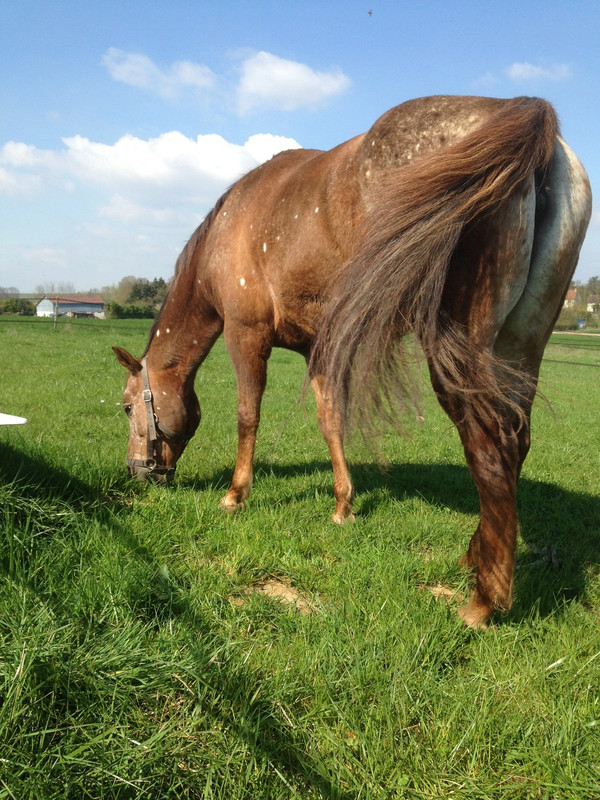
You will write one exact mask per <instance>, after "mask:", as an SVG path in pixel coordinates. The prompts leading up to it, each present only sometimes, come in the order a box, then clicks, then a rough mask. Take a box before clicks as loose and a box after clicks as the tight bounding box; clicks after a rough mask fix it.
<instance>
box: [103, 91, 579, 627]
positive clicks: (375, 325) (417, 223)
mask: <svg viewBox="0 0 600 800" xmlns="http://www.w3.org/2000/svg"><path fill="white" fill-rule="evenodd" d="M590 213H591V193H590V188H589V182H588V179H587V176H586V173H585V171H584V169H583V167H582V165H581V163H580V162H579V160H578V159H577V157H576V156H575V155H574V153H573V152H572V151H571V149H570V148H569V147H568V146H567V145H566V144H565V142H564V141H563V140H562V138H561V137H560V135H559V132H558V124H557V119H556V115H555V112H554V110H553V109H552V107H551V106H550V105H549V104H548V103H547V102H546V101H544V100H540V99H536V98H523V97H521V98H516V99H510V100H499V99H491V98H481V97H428V98H421V99H417V100H412V101H409V102H407V103H403V104H402V105H400V106H397V107H396V108H393V109H391V110H390V111H388V112H387V113H386V114H384V115H383V116H382V117H381V118H380V119H379V120H377V122H376V123H375V124H374V125H373V127H372V128H371V129H370V130H369V131H368V132H367V133H366V134H363V135H360V136H357V137H355V138H354V139H351V140H350V141H348V142H345V143H344V144H341V145H339V146H338V147H335V148H334V149H333V150H330V151H327V152H323V151H319V150H291V151H287V152H285V153H280V154H279V155H277V156H275V157H274V158H272V159H271V160H270V161H268V162H267V163H265V164H263V165H262V166H260V167H258V168H257V169H255V170H253V171H252V172H250V173H249V174H247V175H246V176H245V177H243V178H241V179H240V180H239V181H238V182H237V183H236V184H234V186H233V187H232V188H231V189H230V190H229V191H228V192H227V193H226V194H224V195H223V197H221V198H220V200H219V201H218V202H217V204H216V206H215V207H214V209H213V210H212V211H211V212H210V213H209V214H208V216H207V217H206V219H205V220H204V222H203V223H202V224H201V225H200V227H199V228H198V229H197V230H196V232H195V233H194V234H193V235H192V237H191V239H190V241H189V242H188V243H187V245H186V247H185V248H184V250H183V252H182V253H181V255H180V257H179V259H178V261H177V264H176V268H175V276H174V278H173V281H172V283H171V287H170V290H169V293H168V296H167V298H166V300H165V302H164V305H163V307H162V309H161V311H160V313H159V315H158V317H157V319H156V321H155V322H154V325H153V327H152V330H151V333H150V338H149V341H148V345H147V347H146V351H145V353H144V356H143V357H142V358H141V359H140V360H138V359H136V358H134V357H133V356H131V355H130V354H129V353H127V352H126V351H125V350H123V349H121V348H114V350H115V353H116V355H117V358H118V360H119V361H120V362H121V364H123V365H124V366H125V367H126V368H127V369H128V370H129V373H130V375H129V379H128V381H127V385H126V388H125V394H124V409H125V411H126V413H127V415H128V416H129V451H128V464H129V469H130V472H131V473H132V474H134V475H137V476H139V477H141V478H144V477H145V476H146V475H148V474H150V475H152V476H153V477H155V478H157V479H158V480H159V481H161V482H166V481H167V480H169V479H170V478H171V477H172V476H173V473H174V470H175V465H176V463H177V461H178V459H179V457H180V456H181V454H182V452H183V450H184V448H185V445H186V443H187V441H188V440H189V439H190V437H191V436H193V434H194V432H195V431H196V428H197V426H198V423H199V421H200V407H199V404H198V400H197V398H196V395H195V393H194V378H195V375H196V371H197V370H198V367H199V366H200V364H201V363H202V361H203V360H204V359H205V358H206V356H207V354H208V352H209V351H210V349H211V347H212V345H213V344H214V342H215V340H216V339H217V337H218V336H219V335H220V334H221V333H222V332H223V334H224V337H225V343H226V346H227V349H228V351H229V355H230V357H231V360H232V363H233V366H234V370H235V374H236V379H237V386H238V452H237V460H236V464H235V470H234V474H233V479H232V482H231V486H230V488H229V490H228V491H227V493H226V494H225V496H224V497H223V498H222V500H221V505H222V506H223V507H224V508H225V509H230V510H235V509H239V508H243V506H244V504H245V502H246V500H247V498H248V496H249V494H250V489H251V485H252V462H253V455H254V447H255V440H256V432H257V428H258V424H259V416H260V404H261V398H262V395H263V391H264V388H265V384H266V375H267V361H268V358H269V355H270V353H271V348H273V347H285V348H289V349H291V350H295V351H297V352H299V353H301V354H302V355H303V356H304V357H305V358H306V360H307V363H308V372H309V378H310V380H311V383H312V386H313V388H314V392H315V395H316V400H317V415H318V422H319V427H320V430H321V433H322V435H323V437H324V439H325V441H326V443H327V445H328V447H329V451H330V454H331V461H332V466H333V475H334V494H335V499H336V507H335V513H334V515H333V520H334V521H335V522H339V523H342V522H344V521H345V520H347V519H349V518H351V516H352V494H353V489H352V482H351V479H350V475H349V473H348V468H347V465H346V460H345V456H344V450H343V436H344V432H345V428H346V426H347V423H348V420H349V418H350V417H351V416H352V414H351V411H352V408H358V409H359V419H360V420H361V421H362V422H363V423H366V424H368V421H369V419H372V418H373V415H371V416H370V411H375V412H378V413H384V414H387V416H390V417H393V416H394V414H395V413H396V412H395V410H394V409H395V406H394V401H395V400H396V399H398V398H399V399H401V398H402V397H403V396H405V395H406V390H407V388H408V389H409V388H410V387H409V383H410V382H409V380H408V379H407V378H406V370H403V364H404V363H405V359H403V358H402V353H401V351H400V346H399V343H400V341H401V339H402V337H403V336H404V335H405V334H407V333H409V332H412V333H413V334H414V337H415V339H416V340H417V341H418V342H419V344H420V346H421V348H422V350H423V352H424V354H425V357H426V359H427V362H428V365H429V372H430V376H431V380H432V384H433V387H434V389H435V392H436V394H437V397H438V399H439V402H440V403H441V405H442V407H443V408H444V410H445V411H446V413H447V414H448V416H449V417H450V419H451V420H452V421H453V423H454V424H455V425H456V427H457V429H458V431H459V434H460V437H461V440H462V444H463V446H464V452H465V456H466V460H467V464H468V467H469V470H470V472H471V475H472V478H473V480H474V482H475V485H476V487H477V490H478V493H479V498H480V508H481V515H480V521H479V524H478V527H477V530H476V532H475V534H474V535H473V538H472V539H471V542H470V545H469V548H468V551H467V553H466V555H465V556H464V559H463V560H464V563H465V565H466V566H467V567H469V568H474V569H476V583H475V589H474V592H473V595H472V597H471V598H470V600H469V602H468V603H467V605H466V606H464V607H463V608H462V609H461V611H460V614H461V616H462V618H463V619H464V621H465V622H466V624H468V625H471V626H473V627H485V625H486V623H487V621H488V619H489V617H490V616H491V614H492V613H493V611H494V609H496V608H499V609H508V608H510V605H511V602H512V583H513V572H514V558H515V550H516V537H517V514H516V507H515V494H516V485H517V480H518V477H519V473H520V470H521V466H522V464H523V460H524V459H525V456H526V454H527V451H528V449H529V419H530V410H531V404H532V402H533V398H534V395H535V391H536V383H537V377H538V371H539V367H540V362H541V359H542V354H543V351H544V347H545V345H546V342H547V341H548V338H549V336H550V333H551V331H552V328H553V325H554V322H555V321H556V318H557V316H558V314H559V312H560V309H561V306H562V303H563V299H564V296H565V294H566V291H567V289H568V286H569V282H570V280H571V277H572V275H573V272H574V270H575V266H576V263H577V259H578V254H579V249H580V247H581V244H582V241H583V238H584V235H585V231H586V228H587V224H588V221H589V217H590Z"/></svg>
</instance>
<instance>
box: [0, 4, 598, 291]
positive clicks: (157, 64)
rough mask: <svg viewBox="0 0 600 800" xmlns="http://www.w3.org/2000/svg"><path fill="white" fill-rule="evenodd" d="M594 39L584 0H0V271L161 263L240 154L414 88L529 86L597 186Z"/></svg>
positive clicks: (162, 271) (312, 139)
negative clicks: (548, 106)
mask: <svg viewBox="0 0 600 800" xmlns="http://www.w3.org/2000/svg"><path fill="white" fill-rule="evenodd" d="M369 12H371V13H369ZM599 43H600V3H599V2H597V1H596V0H568V1H567V2H557V1H556V0H546V1H545V2H541V1H538V0H532V1H531V2H527V0H520V2H513V1H512V0H503V1H502V2H491V0H489V1H486V0H456V1H455V2H450V0H448V2H441V0H431V1H430V2H427V1H426V0H421V2H415V0H411V2H400V1H398V2H392V1H391V0H367V2H362V0H344V2H341V1H339V2H338V1H336V0H331V1H329V2H328V0H319V2H313V1H312V0H294V1H293V2H292V1H291V0H279V2H275V1H274V0H273V1H271V0H267V1H262V0H234V1H233V2H227V1H226V0H212V2H204V1H203V0H200V2H185V1H184V0H168V2H167V0H163V1H162V2H155V1H154V0H145V2H139V0H126V1H125V2H123V0H101V1H97V0H87V1H82V0H77V2H73V0H1V3H0V76H1V80H0V216H1V219H2V225H1V229H2V234H1V236H0V286H3V287H8V286H15V287H17V288H18V289H20V290H21V291H23V292H27V291H34V290H35V288H36V287H37V286H39V285H44V284H49V283H54V284H55V285H56V287H57V288H58V286H59V285H60V284H72V285H73V286H74V288H76V289H77V290H88V289H91V288H97V289H101V288H102V287H103V286H106V285H110V284H115V283H118V282H119V280H120V279H121V278H123V277H124V276H126V275H135V276H139V277H147V278H150V279H152V278H154V277H158V276H162V277H164V278H169V277H170V276H171V274H172V272H173V267H174V263H175V259H176V257H177V255H178V253H179V251H180V250H181V248H182V247H183V245H184V244H185V242H186V240H187V239H188V237H189V236H190V235H191V233H192V232H193V230H194V228H195V227H196V226H197V224H198V223H199V222H200V221H201V219H202V218H203V216H204V215H205V214H206V213H207V211H208V210H209V209H210V208H211V207H212V205H213V203H214V202H215V200H216V199H217V198H218V197H219V195H220V194H221V193H222V192H223V190H224V189H225V188H226V187H227V186H228V185H229V184H231V183H232V182H233V181H234V180H235V179H236V178H237V177H239V176H240V175H241V174H243V173H244V172H246V171H248V170H249V169H251V168H252V167H254V166H256V165H257V164H258V163H260V162H261V161H263V160H265V159H266V158H269V157H270V156H271V155H272V154H273V153H274V152H276V151H277V150H279V149H286V148H287V147H290V146H298V145H300V146H302V147H315V148H320V149H327V148H330V147H333V146H335V145H336V144H339V143H340V142H342V141H344V140H346V139H348V138H350V137H351V136H354V135H355V134H357V133H361V132H363V131H365V130H366V129H368V128H369V127H370V125H371V124H372V123H373V122H374V121H375V119H376V118H377V117H378V116H379V115H380V114H382V113H383V112H384V111H386V110H387V109H388V108H391V107H392V106H394V105H396V104H398V103H401V102H402V101H404V100H408V99H410V98H412V97H418V96H422V95H429V94H483V95H492V96H498V97H511V96H515V95H521V94H530V95H538V96H542V97H546V98H547V99H549V100H550V101H551V102H552V103H553V104H554V105H555V107H556V109H557V111H558V113H559V116H560V118H561V123H562V131H563V135H564V137H565V138H566V139H567V141H568V142H569V144H570V145H571V146H572V147H573V149H574V150H575V152H576V153H577V154H578V155H579V157H580V158H581V160H582V161H583V163H584V165H585V166H586V168H587V170H588V173H589V175H590V179H591V182H592V190H594V189H596V194H598V196H599V197H600V144H599V142H600V133H599V131H600V46H599ZM598 274H600V211H599V206H598V204H596V205H595V207H594V215H593V219H592V223H591V225H590V230H589V232H588V237H587V240H586V243H585V244H584V248H583V251H582V255H581V259H580V264H579V267H578V270H577V273H576V277H577V278H579V279H580V280H582V281H585V280H586V279H587V278H589V277H591V276H592V275H598Z"/></svg>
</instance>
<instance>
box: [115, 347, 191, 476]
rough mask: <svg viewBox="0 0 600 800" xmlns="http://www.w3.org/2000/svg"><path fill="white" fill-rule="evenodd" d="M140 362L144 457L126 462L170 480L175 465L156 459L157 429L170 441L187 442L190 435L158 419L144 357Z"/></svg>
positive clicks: (128, 459)
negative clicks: (164, 463)
mask: <svg viewBox="0 0 600 800" xmlns="http://www.w3.org/2000/svg"><path fill="white" fill-rule="evenodd" d="M140 363H141V365H142V400H143V401H144V408H145V409H146V459H145V460H144V459H141V458H127V464H128V466H130V467H142V468H143V469H144V470H146V472H150V473H156V474H158V475H166V478H167V480H170V479H172V478H173V476H174V474H175V467H165V466H164V465H163V464H159V463H158V461H157V456H158V443H159V438H158V434H157V429H158V430H159V431H160V433H162V434H163V435H164V436H166V437H167V439H171V440H172V441H183V442H185V443H187V442H188V441H189V439H190V438H191V437H190V436H188V435H187V434H185V433H176V432H175V431H172V430H171V429H170V428H168V427H167V426H166V425H163V424H162V423H161V422H160V421H159V420H158V417H157V416H156V414H155V412H154V406H153V404H152V391H151V389H150V378H149V377H148V366H147V364H146V358H145V357H144V358H143V359H142V360H141V362H140Z"/></svg>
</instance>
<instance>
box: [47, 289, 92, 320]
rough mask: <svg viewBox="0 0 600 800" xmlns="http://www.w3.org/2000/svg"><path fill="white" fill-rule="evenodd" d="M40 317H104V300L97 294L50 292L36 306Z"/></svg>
mask: <svg viewBox="0 0 600 800" xmlns="http://www.w3.org/2000/svg"><path fill="white" fill-rule="evenodd" d="M35 313H36V315H37V316H38V317H53V316H54V315H55V314H56V315H57V316H59V317H95V318H96V319H104V300H103V299H102V298H101V297H97V296H95V295H84V294H62V295H60V294H59V295H56V294H49V295H46V297H44V298H42V299H41V300H40V302H39V303H38V304H37V305H36V307H35Z"/></svg>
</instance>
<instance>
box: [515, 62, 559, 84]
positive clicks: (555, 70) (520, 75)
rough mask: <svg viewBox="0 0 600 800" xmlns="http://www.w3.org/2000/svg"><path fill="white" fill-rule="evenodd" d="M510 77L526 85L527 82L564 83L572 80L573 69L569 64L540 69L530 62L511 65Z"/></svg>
mask: <svg viewBox="0 0 600 800" xmlns="http://www.w3.org/2000/svg"><path fill="white" fill-rule="evenodd" d="M506 74H507V75H508V77H509V78H510V79H511V80H513V81H517V82H518V83H524V82H527V81H547V80H550V81H563V80H566V79H567V78H570V77H571V75H572V73H571V68H570V67H569V65H568V64H553V65H552V66H550V67H540V66H539V65H536V64H529V63H528V62H523V63H515V64H511V65H510V67H508V69H507V70H506Z"/></svg>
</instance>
